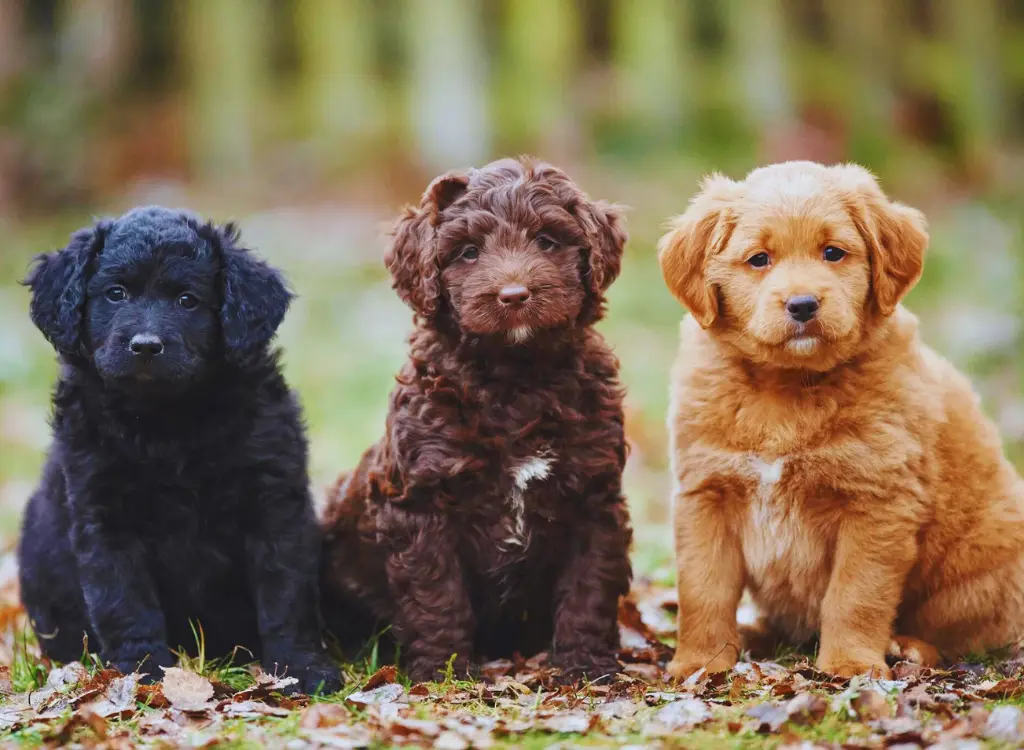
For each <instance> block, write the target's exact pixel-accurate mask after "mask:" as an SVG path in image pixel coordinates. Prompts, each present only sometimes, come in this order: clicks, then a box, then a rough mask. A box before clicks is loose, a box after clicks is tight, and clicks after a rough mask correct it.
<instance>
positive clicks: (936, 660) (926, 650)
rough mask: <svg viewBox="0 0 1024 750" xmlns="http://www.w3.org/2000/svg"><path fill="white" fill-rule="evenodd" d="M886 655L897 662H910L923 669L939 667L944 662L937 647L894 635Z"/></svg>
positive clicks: (905, 636)
mask: <svg viewBox="0 0 1024 750" xmlns="http://www.w3.org/2000/svg"><path fill="white" fill-rule="evenodd" d="M886 655H887V656H889V657H890V658H892V659H895V660H896V661H909V662H910V663H912V664H919V665H921V666H922V667H937V666H938V665H939V664H940V663H941V662H942V656H941V655H940V654H939V651H938V649H937V648H935V646H933V645H932V644H930V643H925V642H924V641H922V640H920V639H918V638H914V637H913V636H909V635H894V636H893V637H892V641H891V642H890V643H889V650H888V651H887V652H886Z"/></svg>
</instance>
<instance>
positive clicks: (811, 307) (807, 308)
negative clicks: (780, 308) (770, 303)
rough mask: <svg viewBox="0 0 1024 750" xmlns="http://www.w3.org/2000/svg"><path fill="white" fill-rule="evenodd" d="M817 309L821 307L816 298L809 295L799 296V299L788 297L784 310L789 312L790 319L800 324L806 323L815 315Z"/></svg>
mask: <svg viewBox="0 0 1024 750" xmlns="http://www.w3.org/2000/svg"><path fill="white" fill-rule="evenodd" d="M819 307H821V305H820V304H819V303H818V298H817V297H813V296H811V295H810V294H801V295H800V296H799V297H790V298H789V299H788V300H786V310H788V311H789V315H790V317H791V318H793V320H795V321H798V322H800V323H806V322H807V321H808V320H810V319H811V318H813V317H814V316H815V315H817V314H818V308H819Z"/></svg>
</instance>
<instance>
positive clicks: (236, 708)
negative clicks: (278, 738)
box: [217, 701, 291, 719]
mask: <svg viewBox="0 0 1024 750" xmlns="http://www.w3.org/2000/svg"><path fill="white" fill-rule="evenodd" d="M217 710H218V711H220V712H221V713H222V714H224V715H225V716H228V717H231V718H242V719H254V718H257V717H260V716H290V715H291V711H289V710H287V709H284V708H277V707H276V706H268V705H267V704H266V703H261V702H260V701H239V702H237V703H235V702H232V701H224V702H223V703H221V704H220V705H219V706H217Z"/></svg>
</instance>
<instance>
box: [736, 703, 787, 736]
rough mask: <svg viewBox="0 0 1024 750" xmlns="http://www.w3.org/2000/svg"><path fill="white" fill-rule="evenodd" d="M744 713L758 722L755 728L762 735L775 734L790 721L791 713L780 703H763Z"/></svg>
mask: <svg viewBox="0 0 1024 750" xmlns="http://www.w3.org/2000/svg"><path fill="white" fill-rule="evenodd" d="M744 713H745V714H746V715H747V716H749V717H751V718H752V719H755V720H756V722H757V723H756V727H755V728H756V730H757V731H758V733H760V734H774V733H775V732H778V731H779V730H780V729H781V728H782V725H783V724H785V723H786V722H787V721H789V712H788V711H786V707H785V706H783V705H781V704H779V703H761V704H759V705H757V706H751V707H750V708H748V709H747V710H746V711H745V712H744Z"/></svg>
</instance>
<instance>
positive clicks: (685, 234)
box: [658, 174, 739, 328]
mask: <svg viewBox="0 0 1024 750" xmlns="http://www.w3.org/2000/svg"><path fill="white" fill-rule="evenodd" d="M738 188H739V183H736V182H734V181H732V180H730V179H728V178H727V177H723V176H722V175H719V174H713V175H711V176H710V177H707V178H705V180H704V182H703V184H702V185H701V191H700V193H698V194H697V195H696V196H695V197H694V199H693V200H692V201H691V202H690V207H689V208H688V209H687V210H686V213H684V214H682V215H681V216H677V217H676V218H674V219H672V221H671V222H670V229H669V231H668V232H667V233H666V234H665V236H664V237H662V238H661V240H660V241H659V242H658V262H659V263H660V264H661V274H662V276H663V277H664V278H665V283H666V284H667V285H668V288H669V290H671V292H672V294H673V295H675V297H676V299H678V300H679V301H680V302H681V303H683V305H684V306H685V307H686V309H687V310H689V311H690V314H691V315H693V317H694V319H695V320H696V321H697V322H698V323H700V325H701V327H702V328H707V327H708V326H710V325H711V324H712V323H714V322H715V318H717V317H718V296H717V294H716V292H715V289H714V287H713V286H712V285H711V284H710V283H708V281H707V279H706V277H705V272H706V269H707V262H708V259H709V258H710V257H711V256H712V255H714V254H715V253H718V252H720V251H721V250H722V248H724V247H725V244H726V243H727V242H728V241H729V237H730V236H731V235H732V230H733V227H734V226H735V216H734V215H733V212H732V210H731V209H730V208H729V205H728V204H729V202H730V201H731V200H732V198H734V197H735V196H736V193H737V190H738Z"/></svg>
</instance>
